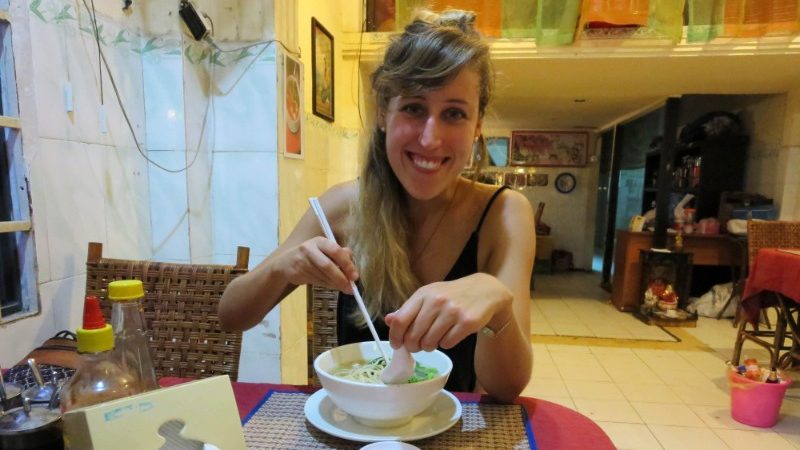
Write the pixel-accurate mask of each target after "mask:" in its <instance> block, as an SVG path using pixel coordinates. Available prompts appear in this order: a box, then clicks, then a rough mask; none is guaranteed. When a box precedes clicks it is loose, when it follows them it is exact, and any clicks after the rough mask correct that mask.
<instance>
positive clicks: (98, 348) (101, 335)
mask: <svg viewBox="0 0 800 450" xmlns="http://www.w3.org/2000/svg"><path fill="white" fill-rule="evenodd" d="M77 335H78V352H79V353H100V352H105V351H108V350H111V349H113V348H114V330H113V329H112V328H111V325H109V324H106V325H105V326H104V327H102V328H97V329H95V330H87V329H85V328H78V332H77Z"/></svg>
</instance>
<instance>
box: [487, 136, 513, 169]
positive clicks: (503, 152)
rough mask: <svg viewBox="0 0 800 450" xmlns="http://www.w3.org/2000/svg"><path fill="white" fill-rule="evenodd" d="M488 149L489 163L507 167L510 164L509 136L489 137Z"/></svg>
mask: <svg viewBox="0 0 800 450" xmlns="http://www.w3.org/2000/svg"><path fill="white" fill-rule="evenodd" d="M486 149H487V150H488V152H489V164H490V165H492V166H498V167H505V166H507V165H508V138H507V137H487V138H486Z"/></svg>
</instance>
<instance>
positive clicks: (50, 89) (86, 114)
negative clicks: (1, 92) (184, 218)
mask: <svg viewBox="0 0 800 450" xmlns="http://www.w3.org/2000/svg"><path fill="white" fill-rule="evenodd" d="M56 6H58V5H56ZM64 6H66V7H69V8H70V9H69V13H70V14H71V15H72V16H74V17H78V18H79V19H78V20H73V19H67V20H64V21H61V22H56V21H54V20H52V14H48V16H47V18H48V20H49V22H43V21H41V20H40V19H39V18H37V17H35V16H33V15H32V16H31V21H30V24H31V35H32V36H35V37H36V38H35V39H34V40H33V45H32V49H31V51H32V56H33V57H32V59H33V66H34V83H35V86H36V107H37V112H38V114H39V124H38V125H39V133H40V135H41V136H42V137H46V138H51V139H63V140H69V141H80V142H91V143H98V144H112V143H117V144H120V145H124V144H129V145H131V144H132V143H133V138H132V136H131V134H130V131H129V130H128V127H127V124H125V122H124V119H123V118H122V114H121V111H120V109H119V105H118V103H117V100H116V98H115V97H114V93H113V88H112V86H111V82H110V79H109V78H108V70H107V69H106V67H105V66H104V67H103V94H104V95H103V97H104V104H105V106H106V110H107V115H108V127H109V133H107V134H103V133H101V132H100V127H99V117H100V113H99V111H100V82H99V71H98V58H97V44H96V42H95V40H94V37H93V35H92V34H89V33H88V32H86V31H84V30H81V29H80V28H85V29H87V30H88V29H89V28H90V27H91V25H90V22H89V20H88V16H87V15H86V13H85V9H84V8H83V7H82V6H81V7H80V8H78V9H77V10H76V9H75V4H68V3H64ZM98 22H99V23H100V25H102V26H103V31H102V35H103V37H104V39H110V38H111V37H112V36H114V35H116V34H117V32H118V31H119V30H120V29H121V27H120V26H119V25H118V24H114V23H113V22H111V21H108V20H107V19H105V18H103V17H102V16H98ZM102 48H103V51H104V52H105V54H106V60H107V61H108V64H109V68H110V70H111V72H112V75H113V76H114V79H115V80H116V82H117V87H118V88H119V90H120V96H121V99H122V102H123V104H124V105H125V108H126V110H127V112H128V116H129V118H130V119H131V121H132V124H133V126H134V129H135V130H137V132H139V133H140V137H141V136H143V133H141V131H143V130H142V127H143V117H144V109H143V104H142V95H141V91H142V75H141V73H142V72H141V58H140V57H139V55H137V54H136V53H132V52H130V50H129V49H128V48H127V47H124V46H119V47H115V46H113V45H111V44H110V43H106V44H105V45H103V46H102ZM67 83H70V84H71V86H72V99H73V102H72V103H73V111H72V112H66V111H65V108H64V102H63V92H64V86H65V85H66V84H67Z"/></svg>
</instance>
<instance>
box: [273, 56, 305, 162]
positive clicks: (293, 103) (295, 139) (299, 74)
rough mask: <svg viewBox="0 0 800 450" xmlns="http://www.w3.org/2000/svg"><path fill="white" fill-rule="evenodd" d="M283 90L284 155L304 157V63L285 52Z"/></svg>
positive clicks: (282, 126) (281, 127)
mask: <svg viewBox="0 0 800 450" xmlns="http://www.w3.org/2000/svg"><path fill="white" fill-rule="evenodd" d="M281 60H282V61H283V71H282V74H283V76H282V80H281V81H282V82H281V88H282V89H281V91H282V94H283V100H284V101H283V108H282V113H283V114H282V115H281V121H282V124H281V125H280V126H279V129H281V130H283V137H284V139H283V156H285V157H287V158H302V157H303V65H302V63H301V62H300V60H298V59H295V58H294V57H292V56H291V55H289V54H287V53H285V52H283V58H282V59H281Z"/></svg>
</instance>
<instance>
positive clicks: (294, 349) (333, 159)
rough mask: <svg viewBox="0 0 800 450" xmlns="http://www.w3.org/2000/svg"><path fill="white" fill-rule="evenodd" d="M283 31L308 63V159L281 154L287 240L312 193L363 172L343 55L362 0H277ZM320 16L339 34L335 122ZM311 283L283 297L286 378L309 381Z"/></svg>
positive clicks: (282, 228)
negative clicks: (319, 40)
mask: <svg viewBox="0 0 800 450" xmlns="http://www.w3.org/2000/svg"><path fill="white" fill-rule="evenodd" d="M277 3H278V4H277V5H276V13H275V17H276V28H277V34H278V36H280V37H281V39H282V40H284V41H285V42H290V43H292V44H293V46H294V47H293V48H299V50H300V53H301V57H300V59H301V61H302V63H303V67H304V77H305V82H304V89H305V93H304V100H305V104H304V105H305V120H304V122H303V127H304V128H303V139H304V141H303V156H304V158H303V159H289V158H283V157H279V161H278V174H279V175H278V177H279V191H278V192H279V194H278V195H279V205H280V222H279V239H280V241H281V242H283V241H284V240H285V239H286V237H287V236H288V235H289V233H290V232H291V230H292V228H293V227H294V225H295V224H296V223H297V221H298V220H299V219H300V217H301V216H302V215H303V214H304V213H305V211H306V210H307V209H308V198H309V197H311V196H318V195H320V194H321V193H322V192H324V191H325V190H326V189H327V188H328V187H330V186H331V185H333V184H335V183H339V182H342V181H346V180H350V179H353V178H355V177H356V176H357V168H358V155H359V150H360V146H361V135H362V133H361V131H360V122H359V118H358V109H357V104H358V101H357V99H358V93H357V91H358V90H357V88H356V86H357V83H358V73H357V71H356V70H355V64H354V63H353V62H351V61H344V60H343V58H342V57H341V54H342V52H341V47H342V46H341V43H342V42H343V41H344V39H343V38H342V37H341V36H342V34H343V33H344V31H343V30H348V31H351V32H352V31H356V30H357V29H358V23H360V20H361V19H360V15H361V14H362V11H361V2H358V1H347V2H344V1H341V2H322V1H312V0H301V1H297V2H277ZM312 17H314V18H316V19H317V20H318V21H319V22H320V23H321V24H322V25H323V26H324V27H325V28H326V29H327V30H328V31H329V32H330V33H331V34H332V35H333V39H334V96H335V97H334V108H335V109H334V116H335V121H334V122H333V123H331V122H327V121H325V120H323V119H322V118H320V117H317V116H316V115H314V114H313V113H312V108H311V106H312V105H311V102H312V66H311V61H312V60H311V51H312V47H311V18H312ZM305 302H306V289H305V287H301V288H298V289H297V290H296V291H295V292H294V293H292V294H291V295H290V296H289V297H287V298H286V299H285V300H284V301H283V302H282V303H281V379H282V381H283V382H284V383H294V384H304V383H305V382H306V381H307V371H306V354H307V353H306V319H305V318H306V304H305Z"/></svg>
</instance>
